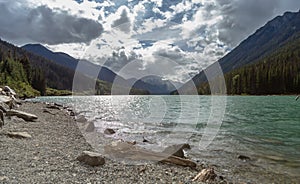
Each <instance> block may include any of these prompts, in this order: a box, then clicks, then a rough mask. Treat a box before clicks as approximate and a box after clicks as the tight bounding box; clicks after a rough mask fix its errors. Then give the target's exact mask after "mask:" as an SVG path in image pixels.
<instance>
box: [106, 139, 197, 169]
mask: <svg viewBox="0 0 300 184" xmlns="http://www.w3.org/2000/svg"><path fill="white" fill-rule="evenodd" d="M104 150H105V154H107V155H109V156H112V157H114V158H119V159H127V160H132V161H155V162H162V163H172V164H175V165H180V166H184V167H191V168H195V167H196V163H195V162H193V161H191V160H188V159H183V158H179V157H176V156H172V155H171V156H170V154H166V153H163V152H161V153H159V152H154V151H151V150H146V149H143V148H141V147H139V146H136V145H132V144H129V143H127V142H122V141H118V142H113V143H112V144H111V145H106V146H105V147H104Z"/></svg>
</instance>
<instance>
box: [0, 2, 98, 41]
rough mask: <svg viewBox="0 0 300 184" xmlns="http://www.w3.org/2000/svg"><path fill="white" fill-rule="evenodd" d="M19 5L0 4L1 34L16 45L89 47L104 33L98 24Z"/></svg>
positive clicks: (63, 13) (65, 13) (55, 11)
mask: <svg viewBox="0 0 300 184" xmlns="http://www.w3.org/2000/svg"><path fill="white" fill-rule="evenodd" d="M15 3H18V1H6V2H0V10H1V11H0V22H1V27H0V34H1V37H2V38H4V39H8V40H11V41H13V42H16V43H22V42H24V41H27V42H29V41H31V42H40V43H46V44H53V45H54V44H60V43H75V42H85V43H88V42H90V41H91V40H93V39H94V38H97V37H98V36H100V35H101V33H102V32H103V27H102V25H101V24H100V23H98V22H96V21H94V20H89V19H85V18H78V17H75V16H71V15H69V14H68V12H66V11H60V10H52V9H50V8H48V7H47V6H39V7H37V8H34V9H31V8H28V7H26V6H25V5H24V4H23V5H22V6H20V3H18V6H15Z"/></svg>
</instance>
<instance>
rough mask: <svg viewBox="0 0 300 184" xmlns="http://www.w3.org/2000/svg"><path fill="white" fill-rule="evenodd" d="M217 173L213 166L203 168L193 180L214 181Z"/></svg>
mask: <svg viewBox="0 0 300 184" xmlns="http://www.w3.org/2000/svg"><path fill="white" fill-rule="evenodd" d="M216 177H217V174H216V173H215V171H214V169H213V168H207V169H202V171H201V172H200V173H199V174H198V175H197V176H196V177H195V178H194V179H193V181H197V180H198V181H201V182H212V181H214V180H215V179H216Z"/></svg>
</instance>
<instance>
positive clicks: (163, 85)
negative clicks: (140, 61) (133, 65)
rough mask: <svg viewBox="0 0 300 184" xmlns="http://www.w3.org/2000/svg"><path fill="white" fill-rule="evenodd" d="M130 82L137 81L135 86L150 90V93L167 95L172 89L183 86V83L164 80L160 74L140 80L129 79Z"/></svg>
mask: <svg viewBox="0 0 300 184" xmlns="http://www.w3.org/2000/svg"><path fill="white" fill-rule="evenodd" d="M128 81H129V82H130V83H132V82H133V81H136V82H135V83H134V85H133V87H135V88H138V89H144V90H148V91H149V92H150V94H154V95H166V94H170V92H171V91H174V90H176V89H177V87H179V86H181V85H182V84H181V83H178V82H171V81H169V80H163V78H162V77H159V76H154V75H151V76H146V77H143V78H142V79H140V80H136V79H134V78H133V79H128Z"/></svg>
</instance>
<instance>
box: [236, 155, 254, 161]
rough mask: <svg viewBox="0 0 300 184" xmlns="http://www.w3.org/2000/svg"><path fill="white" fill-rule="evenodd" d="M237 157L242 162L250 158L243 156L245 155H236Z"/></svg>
mask: <svg viewBox="0 0 300 184" xmlns="http://www.w3.org/2000/svg"><path fill="white" fill-rule="evenodd" d="M237 158H238V159H240V160H242V161H244V162H246V161H248V160H251V159H250V157H248V156H245V155H238V157H237Z"/></svg>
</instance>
